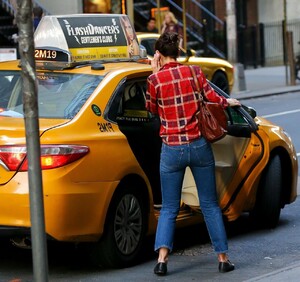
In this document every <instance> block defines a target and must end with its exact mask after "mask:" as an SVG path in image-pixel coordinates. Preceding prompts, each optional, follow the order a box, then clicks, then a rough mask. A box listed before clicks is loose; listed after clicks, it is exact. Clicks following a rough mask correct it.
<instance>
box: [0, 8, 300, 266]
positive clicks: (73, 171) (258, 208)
mask: <svg viewBox="0 0 300 282" xmlns="http://www.w3.org/2000/svg"><path fill="white" fill-rule="evenodd" d="M123 17H126V16H124V15H113V14H112V15H102V14H99V15H80V16H79V15H66V16H64V15H61V16H45V17H43V19H42V21H41V22H40V24H39V27H38V29H37V31H36V33H35V47H36V50H35V60H36V67H37V72H36V78H37V79H36V85H37V87H38V111H39V130H40V143H41V167H42V177H43V197H44V209H45V223H46V224H45V225H46V233H47V236H48V238H49V239H52V240H57V241H65V242H74V243H80V242H90V243H91V244H92V246H93V247H92V248H91V249H92V250H91V252H92V257H93V260H94V262H95V263H101V264H102V265H108V266H112V267H125V266H128V265H131V264H133V263H136V262H138V259H139V256H140V255H141V253H142V248H143V243H144V241H145V238H146V236H147V235H150V234H154V233H155V230H156V224H157V219H158V217H159V214H160V207H161V192H160V179H159V159H160V149H161V139H160V137H159V135H158V130H159V121H158V120H157V118H156V117H155V116H152V115H151V114H150V113H149V112H148V111H147V110H146V108H145V92H146V79H147V77H148V76H149V75H150V74H151V73H152V70H151V66H150V65H149V64H146V63H144V62H143V61H145V60H144V59H145V58H146V57H145V56H143V55H142V54H141V55H134V57H132V54H131V53H130V52H131V49H128V48H127V43H126V40H125V35H124V32H122V30H123V27H124V24H123V22H122V21H123V20H124V19H123ZM104 30H105V31H106V33H104V34H103V32H102V31H104ZM104 41H105V43H101V44H100V42H104ZM95 42H98V43H97V44H95ZM141 51H142V50H141ZM141 53H142V52H141ZM0 79H1V81H5V82H6V84H4V82H3V83H2V82H1V89H0V186H1V189H0V235H1V234H2V235H9V236H11V238H13V241H14V242H15V244H18V242H20V241H21V242H28V241H29V240H30V226H31V223H30V211H29V205H30V204H29V184H28V172H27V171H28V163H27V151H26V139H25V130H26V128H25V125H24V113H23V106H24V105H23V99H22V96H23V93H22V79H21V69H20V66H19V62H18V61H8V62H1V63H0ZM211 85H212V87H215V86H214V84H211ZM215 89H216V91H217V92H218V93H219V94H220V95H223V96H225V97H229V96H228V95H227V94H226V93H225V92H223V91H222V90H220V89H218V88H215ZM226 111H227V114H228V134H227V136H226V137H225V138H223V139H221V140H220V141H218V142H216V143H214V144H213V145H212V146H213V151H214V155H215V160H216V180H217V191H218V197H219V203H220V206H221V208H222V211H223V214H224V217H226V218H227V220H229V221H232V220H236V219H237V218H239V217H240V216H241V215H242V214H243V213H250V214H251V216H253V219H254V220H255V221H256V222H258V223H262V224H263V225H264V226H265V227H275V226H276V224H277V223H278V220H279V216H280V211H281V209H282V208H283V207H284V206H285V205H287V204H290V203H292V202H294V201H295V199H296V195H297V193H296V187H297V173H298V163H297V156H296V152H295V149H294V146H293V143H292V140H291V138H290V137H289V135H288V134H287V133H286V132H285V131H284V129H282V128H281V127H279V126H277V125H275V124H272V123H271V122H269V121H267V120H266V119H264V118H261V117H258V116H256V113H255V110H254V109H251V108H248V107H247V106H246V105H243V106H241V107H234V108H228V109H227V110H226ZM200 211H201V207H199V201H198V197H197V192H196V189H195V183H194V180H193V177H192V175H191V172H190V171H189V170H187V173H186V175H185V179H184V185H183V189H182V206H181V209H180V213H179V216H178V219H177V227H178V228H180V227H183V226H187V225H192V224H196V223H199V222H202V221H203V218H202V214H201V212H200ZM24 238H25V239H26V240H25V239H24Z"/></svg>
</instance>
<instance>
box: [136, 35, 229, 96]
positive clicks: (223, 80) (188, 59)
mask: <svg viewBox="0 0 300 282" xmlns="http://www.w3.org/2000/svg"><path fill="white" fill-rule="evenodd" d="M159 36H160V34H158V33H142V32H138V33H137V38H138V41H139V43H140V44H141V45H143V46H144V47H145V48H146V50H147V54H148V56H149V58H150V59H151V58H152V57H153V55H154V53H155V48H154V46H155V42H156V40H157V39H158V38H159ZM178 61H179V62H181V63H183V64H188V65H199V66H200V67H201V69H202V70H203V72H204V73H205V75H206V77H207V79H209V80H210V81H211V82H212V83H213V84H215V85H216V86H217V87H219V88H220V89H222V90H223V91H224V92H226V93H227V94H230V92H231V91H232V88H233V84H234V68H233V65H232V64H230V63H229V62H228V61H226V60H223V59H220V58H210V57H200V56H196V53H195V51H193V50H187V51H186V50H184V49H181V53H180V57H179V58H178Z"/></svg>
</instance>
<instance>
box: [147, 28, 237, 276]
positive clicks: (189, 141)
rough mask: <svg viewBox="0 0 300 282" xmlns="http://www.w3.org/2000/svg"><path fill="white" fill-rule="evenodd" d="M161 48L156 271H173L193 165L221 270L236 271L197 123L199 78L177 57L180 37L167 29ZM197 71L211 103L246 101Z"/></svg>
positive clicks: (155, 82) (156, 63) (157, 65)
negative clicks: (185, 184)
mask: <svg viewBox="0 0 300 282" xmlns="http://www.w3.org/2000/svg"><path fill="white" fill-rule="evenodd" d="M155 49H156V53H155V55H154V59H153V60H152V62H151V65H152V69H153V74H152V75H150V76H149V78H148V80H147V83H148V86H147V87H148V88H147V108H148V110H149V111H150V112H152V113H153V114H158V115H159V117H160V120H161V128H160V136H161V138H162V141H163V145H162V151H161V160H160V177H161V190H162V209H161V212H160V216H159V220H158V226H157V231H156V238H155V251H157V252H158V253H159V256H158V262H157V264H156V265H155V268H154V273H155V274H157V275H165V274H166V273H167V263H168V255H169V253H170V252H171V251H172V248H173V236H174V230H175V222H176V217H177V215H178V212H179V208H180V197H181V188H182V182H183V177H184V173H185V168H186V167H187V166H189V167H190V168H191V171H192V173H193V176H194V179H195V182H196V186H197V191H198V196H199V200H200V206H201V210H202V213H203V215H204V219H205V222H206V226H207V229H208V233H209V235H210V238H211V241H212V244H213V247H214V250H215V252H216V253H217V256H218V261H219V271H220V272H228V271H232V270H233V269H234V265H233V264H232V263H231V262H230V261H229V259H228V256H227V251H228V246H227V236H226V231H225V228H224V223H223V218H222V213H221V210H220V207H219V205H218V200H217V192H216V183H215V162H214V156H213V152H212V149H211V145H210V143H208V142H207V141H206V140H205V139H204V138H202V137H201V132H200V131H199V128H198V124H197V119H196V113H197V111H198V103H199V101H198V100H197V98H196V96H195V94H194V90H193V89H195V85H194V81H193V76H192V74H191V72H190V68H189V67H188V66H186V65H182V64H180V63H178V62H177V61H176V59H177V57H178V53H179V35H178V34H177V33H168V32H167V33H163V34H162V35H161V36H160V37H159V39H158V40H157V42H156V44H155ZM194 69H195V73H196V76H197V78H198V80H199V85H201V86H202V87H203V90H204V93H205V96H206V98H207V99H208V100H209V101H212V102H218V103H220V104H222V105H223V106H224V107H227V106H239V105H240V103H239V101H238V100H236V99H231V98H230V99H225V98H224V97H221V96H219V95H217V94H216V93H215V92H214V90H213V89H212V88H211V87H210V86H209V84H208V83H207V81H206V78H205V75H204V74H203V72H202V71H201V69H200V68H199V67H197V66H194Z"/></svg>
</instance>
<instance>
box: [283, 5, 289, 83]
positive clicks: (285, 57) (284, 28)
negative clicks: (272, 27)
mask: <svg viewBox="0 0 300 282" xmlns="http://www.w3.org/2000/svg"><path fill="white" fill-rule="evenodd" d="M286 20H287V17H286V0H283V42H284V46H285V48H284V49H285V54H284V63H285V84H286V85H288V84H289V82H288V61H287V50H288V48H287V40H286V39H287V36H286V31H287V28H286Z"/></svg>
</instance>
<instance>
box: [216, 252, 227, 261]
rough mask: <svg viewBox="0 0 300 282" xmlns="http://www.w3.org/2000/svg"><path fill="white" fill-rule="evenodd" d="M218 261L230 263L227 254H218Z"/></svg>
mask: <svg viewBox="0 0 300 282" xmlns="http://www.w3.org/2000/svg"><path fill="white" fill-rule="evenodd" d="M218 260H219V262H226V261H228V256H227V254H226V253H221V254H218Z"/></svg>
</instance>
